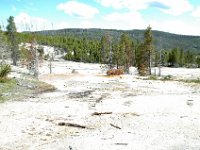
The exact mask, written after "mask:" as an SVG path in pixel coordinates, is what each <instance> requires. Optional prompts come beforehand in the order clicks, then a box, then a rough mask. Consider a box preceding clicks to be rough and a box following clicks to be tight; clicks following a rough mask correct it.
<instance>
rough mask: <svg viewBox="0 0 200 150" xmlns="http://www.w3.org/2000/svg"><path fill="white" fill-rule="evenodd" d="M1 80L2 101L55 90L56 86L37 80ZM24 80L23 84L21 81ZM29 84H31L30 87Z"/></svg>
mask: <svg viewBox="0 0 200 150" xmlns="http://www.w3.org/2000/svg"><path fill="white" fill-rule="evenodd" d="M1 81H2V82H0V102H4V101H6V100H20V99H23V98H25V97H27V96H28V95H31V94H38V93H42V92H47V91H53V90H55V87H54V86H52V85H50V84H47V83H44V82H41V81H37V80H30V79H7V78H6V79H2V80H1ZM20 82H22V84H21V83H20ZM27 85H31V86H30V87H28V86H27Z"/></svg>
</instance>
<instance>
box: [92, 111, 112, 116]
mask: <svg viewBox="0 0 200 150" xmlns="http://www.w3.org/2000/svg"><path fill="white" fill-rule="evenodd" d="M109 114H112V112H94V113H92V115H93V116H100V115H109Z"/></svg>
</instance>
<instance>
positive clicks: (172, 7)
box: [96, 0, 193, 16]
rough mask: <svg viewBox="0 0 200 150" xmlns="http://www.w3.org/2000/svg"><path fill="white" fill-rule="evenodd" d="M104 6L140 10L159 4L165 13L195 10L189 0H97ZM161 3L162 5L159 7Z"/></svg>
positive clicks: (178, 13) (174, 13)
mask: <svg viewBox="0 0 200 150" xmlns="http://www.w3.org/2000/svg"><path fill="white" fill-rule="evenodd" d="M96 1H97V2H98V3H100V4H101V5H102V6H104V7H112V8H114V9H122V8H126V9H128V10H130V11H138V10H143V9H147V8H148V7H151V5H152V4H155V3H156V4H157V8H158V9H160V10H161V11H162V12H163V13H167V14H171V15H175V16H177V15H181V14H183V13H185V12H189V11H192V10H193V6H192V5H191V4H190V3H189V1H188V0H176V1H175V0H96ZM159 5H160V7H159Z"/></svg>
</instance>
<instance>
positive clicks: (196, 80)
mask: <svg viewBox="0 0 200 150" xmlns="http://www.w3.org/2000/svg"><path fill="white" fill-rule="evenodd" d="M179 81H182V82H185V83H196V84H200V78H198V79H191V80H190V79H188V80H179Z"/></svg>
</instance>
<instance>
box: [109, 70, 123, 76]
mask: <svg viewBox="0 0 200 150" xmlns="http://www.w3.org/2000/svg"><path fill="white" fill-rule="evenodd" d="M106 73H107V75H108V76H115V75H121V74H124V71H123V70H122V69H110V70H108V71H107V72H106Z"/></svg>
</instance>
